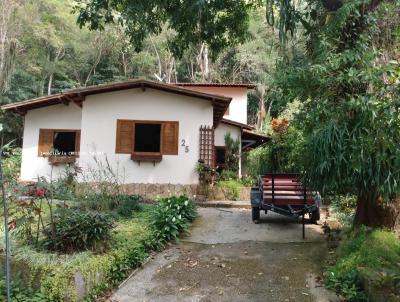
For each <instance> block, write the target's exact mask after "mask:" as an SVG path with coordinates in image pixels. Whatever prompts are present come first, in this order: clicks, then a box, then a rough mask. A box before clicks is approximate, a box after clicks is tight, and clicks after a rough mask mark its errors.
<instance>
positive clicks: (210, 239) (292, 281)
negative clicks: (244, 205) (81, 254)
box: [112, 208, 337, 302]
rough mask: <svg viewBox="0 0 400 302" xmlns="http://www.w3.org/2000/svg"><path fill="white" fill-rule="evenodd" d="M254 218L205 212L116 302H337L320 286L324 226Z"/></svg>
mask: <svg viewBox="0 0 400 302" xmlns="http://www.w3.org/2000/svg"><path fill="white" fill-rule="evenodd" d="M306 236H307V238H306V240H303V239H302V238H301V224H299V223H297V222H295V221H293V220H290V219H287V218H285V217H282V216H279V215H276V214H274V213H268V215H265V216H263V217H262V222H261V223H260V224H257V225H256V224H253V223H252V222H251V219H250V211H249V210H240V209H218V208H200V209H199V217H198V218H197V219H196V221H195V223H194V224H193V227H192V230H191V233H190V235H188V236H186V237H184V238H182V240H181V242H180V243H179V244H177V245H172V246H171V247H170V248H168V249H166V250H165V251H163V252H161V253H159V254H157V255H155V256H154V257H153V259H151V261H149V262H148V263H147V264H146V265H145V266H144V267H143V268H142V269H141V270H139V271H138V272H137V273H136V274H135V275H134V276H132V277H131V278H129V279H127V280H126V281H125V282H124V283H122V284H121V286H120V288H119V289H118V290H117V291H116V292H115V293H114V295H113V296H112V300H113V301H119V302H125V301H167V302H168V301H171V302H172V301H284V302H286V301H298V302H303V301H304V302H306V301H307V302H308V301H318V302H324V301H326V302H328V301H337V298H336V296H335V295H334V294H332V293H330V292H328V291H326V290H325V289H324V288H323V287H322V286H321V284H320V276H321V274H322V266H323V265H324V263H325V256H326V253H327V250H326V244H325V242H324V239H323V235H322V231H321V228H320V226H318V225H307V227H306Z"/></svg>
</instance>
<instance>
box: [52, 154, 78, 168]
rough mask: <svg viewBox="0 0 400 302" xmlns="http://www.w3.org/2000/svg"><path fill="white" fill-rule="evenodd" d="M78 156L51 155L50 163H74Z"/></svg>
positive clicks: (55, 164)
mask: <svg viewBox="0 0 400 302" xmlns="http://www.w3.org/2000/svg"><path fill="white" fill-rule="evenodd" d="M76 158H77V157H76V156H54V155H53V156H49V157H48V161H49V164H50V165H54V166H57V165H63V164H73V163H75V161H76Z"/></svg>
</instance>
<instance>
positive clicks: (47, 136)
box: [38, 129, 54, 156]
mask: <svg viewBox="0 0 400 302" xmlns="http://www.w3.org/2000/svg"><path fill="white" fill-rule="evenodd" d="M53 140H54V130H52V129H39V145H38V156H48V155H49V151H50V150H51V148H53Z"/></svg>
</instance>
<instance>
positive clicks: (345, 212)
mask: <svg viewBox="0 0 400 302" xmlns="http://www.w3.org/2000/svg"><path fill="white" fill-rule="evenodd" d="M356 207H357V197H356V196H354V195H336V196H335V197H334V198H333V199H332V202H331V208H332V212H333V214H334V215H335V217H336V218H337V219H338V220H339V221H340V222H341V223H342V224H344V225H346V226H351V225H352V223H353V220H354V214H355V211H356Z"/></svg>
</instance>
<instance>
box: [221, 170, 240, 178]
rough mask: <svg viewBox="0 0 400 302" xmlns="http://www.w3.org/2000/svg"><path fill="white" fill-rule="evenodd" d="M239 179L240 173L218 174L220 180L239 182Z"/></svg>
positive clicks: (222, 172) (227, 171)
mask: <svg viewBox="0 0 400 302" xmlns="http://www.w3.org/2000/svg"><path fill="white" fill-rule="evenodd" d="M238 178H239V174H238V171H233V170H222V171H221V173H219V174H218V180H237V179H238Z"/></svg>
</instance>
